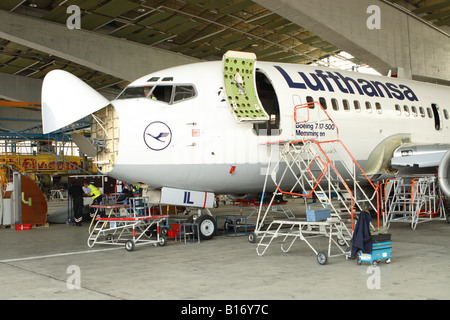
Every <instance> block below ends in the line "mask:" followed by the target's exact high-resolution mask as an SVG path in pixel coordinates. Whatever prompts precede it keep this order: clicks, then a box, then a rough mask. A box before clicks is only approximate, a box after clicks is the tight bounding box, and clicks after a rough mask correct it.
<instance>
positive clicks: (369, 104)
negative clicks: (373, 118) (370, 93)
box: [366, 101, 372, 113]
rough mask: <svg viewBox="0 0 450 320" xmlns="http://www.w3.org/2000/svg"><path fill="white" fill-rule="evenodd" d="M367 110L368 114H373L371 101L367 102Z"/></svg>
mask: <svg viewBox="0 0 450 320" xmlns="http://www.w3.org/2000/svg"><path fill="white" fill-rule="evenodd" d="M366 110H367V112H368V113H372V104H371V103H370V102H369V101H366Z"/></svg>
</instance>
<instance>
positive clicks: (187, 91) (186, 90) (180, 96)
mask: <svg viewBox="0 0 450 320" xmlns="http://www.w3.org/2000/svg"><path fill="white" fill-rule="evenodd" d="M192 97H195V88H194V86H191V85H178V86H176V87H175V95H174V97H173V102H177V101H181V100H185V99H189V98H192Z"/></svg>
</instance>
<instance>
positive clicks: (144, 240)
mask: <svg viewBox="0 0 450 320" xmlns="http://www.w3.org/2000/svg"><path fill="white" fill-rule="evenodd" d="M139 201H140V199H136V201H134V202H133V204H131V205H127V204H109V205H92V206H91V207H92V208H94V209H95V210H96V211H95V213H94V216H93V218H92V221H91V225H90V226H89V237H88V240H87V245H88V246H89V247H93V246H94V245H95V244H105V245H124V246H125V249H126V250H127V251H133V250H134V249H135V246H136V245H137V244H153V245H155V246H157V245H160V246H165V245H166V244H167V237H166V236H163V235H161V234H160V223H162V222H163V221H165V220H166V218H168V217H169V216H168V215H156V216H151V215H149V214H148V213H147V212H146V210H143V209H145V208H143V207H140V206H136V205H135V203H139ZM143 204H144V205H145V202H143ZM99 210H105V211H106V214H105V217H101V216H99V215H98V212H99ZM128 210H130V211H128ZM141 210H142V211H141ZM155 227H156V234H153V232H152V230H154V229H155Z"/></svg>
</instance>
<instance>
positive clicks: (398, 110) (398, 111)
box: [395, 104, 402, 116]
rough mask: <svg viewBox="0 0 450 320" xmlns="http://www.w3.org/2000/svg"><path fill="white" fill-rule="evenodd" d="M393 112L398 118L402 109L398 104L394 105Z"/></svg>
mask: <svg viewBox="0 0 450 320" xmlns="http://www.w3.org/2000/svg"><path fill="white" fill-rule="evenodd" d="M395 112H396V113H397V115H398V116H399V115H401V114H402V109H401V108H400V106H399V105H398V104H396V105H395Z"/></svg>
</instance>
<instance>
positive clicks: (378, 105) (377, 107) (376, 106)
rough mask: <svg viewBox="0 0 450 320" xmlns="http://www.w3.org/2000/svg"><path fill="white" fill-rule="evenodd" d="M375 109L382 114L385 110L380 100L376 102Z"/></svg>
mask: <svg viewBox="0 0 450 320" xmlns="http://www.w3.org/2000/svg"><path fill="white" fill-rule="evenodd" d="M375 109H377V112H378V113H379V114H381V113H382V112H383V110H381V104H380V103H379V102H376V103H375Z"/></svg>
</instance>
